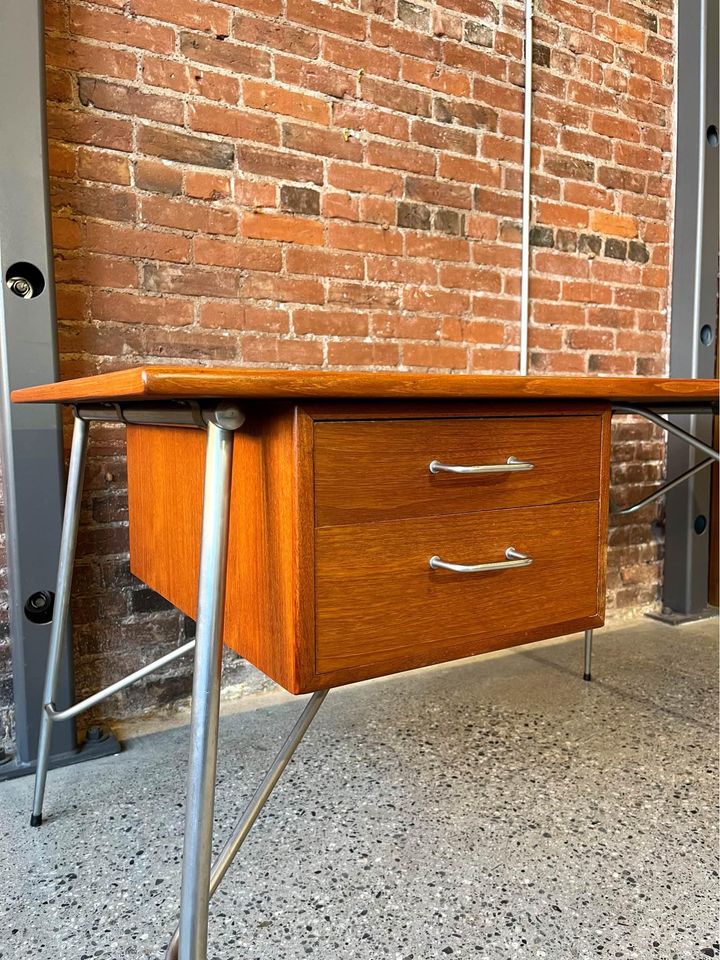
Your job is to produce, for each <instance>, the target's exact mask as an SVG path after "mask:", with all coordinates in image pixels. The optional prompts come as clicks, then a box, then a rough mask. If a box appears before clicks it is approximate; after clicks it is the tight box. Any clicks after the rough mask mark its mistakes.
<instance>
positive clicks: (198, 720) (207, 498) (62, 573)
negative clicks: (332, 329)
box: [31, 400, 720, 960]
mask: <svg viewBox="0 0 720 960" xmlns="http://www.w3.org/2000/svg"><path fill="white" fill-rule="evenodd" d="M713 409H714V405H713V404H711V403H708V404H698V405H697V406H694V407H693V408H692V409H691V411H690V412H693V413H712V412H713ZM675 410H676V405H674V404H668V405H654V408H653V409H650V408H648V407H645V406H635V405H630V404H616V405H613V412H616V413H618V414H623V415H625V414H632V415H638V416H642V417H645V418H646V419H648V420H650V421H651V422H652V423H654V424H655V425H657V426H659V427H661V428H662V429H664V430H666V431H668V432H669V433H672V434H673V435H674V436H676V437H679V438H680V439H682V440H684V441H685V442H687V443H688V444H690V445H691V446H692V447H694V448H696V449H699V450H700V451H702V452H703V453H705V454H706V459H705V460H703V461H702V462H700V463H699V464H696V465H695V466H694V467H692V468H691V469H690V470H688V471H685V473H683V474H681V475H680V476H679V477H676V478H675V479H674V480H671V481H669V482H668V483H666V484H664V485H663V486H661V487H660V488H659V489H657V490H656V491H654V492H653V493H652V494H651V495H649V496H647V497H645V498H643V499H642V500H640V501H639V502H638V503H636V504H633V505H631V506H629V507H625V508H622V509H620V508H617V507H614V508H613V512H615V513H621V514H625V513H630V512H634V511H635V510H639V509H640V508H641V507H643V506H645V505H647V504H648V503H651V502H652V501H654V500H656V499H658V498H659V497H661V496H662V495H663V494H664V493H665V492H666V491H667V490H668V489H671V488H673V487H675V486H677V485H678V484H680V483H682V482H684V481H685V480H687V479H688V478H689V477H690V476H692V475H694V474H695V473H697V472H698V471H699V470H702V469H704V468H706V467H708V466H709V465H710V464H711V463H713V462H715V461H718V460H720V454H718V452H717V451H715V450H713V449H712V448H711V447H708V446H707V444H705V443H703V442H702V441H701V440H698V439H697V438H696V437H693V436H692V435H691V434H688V433H686V432H685V431H684V430H682V429H681V428H679V427H677V426H675V425H674V424H670V423H668V422H667V421H666V420H664V419H663V418H662V416H660V414H661V413H672V412H675ZM683 411H684V412H689V411H688V405H687V404H685V405H683ZM73 413H74V416H75V424H74V429H73V439H72V448H71V453H70V468H69V475H68V486H67V496H66V500H65V510H64V516H63V527H62V539H61V547H60V562H59V566H58V580H57V587H56V601H55V610H56V615H55V618H54V620H53V625H52V633H51V641H50V653H49V657H48V665H47V673H46V680H45V692H44V702H43V713H42V725H41V733H40V745H39V749H38V767H37V775H36V780H35V793H34V799H33V812H32V816H31V825H32V826H40V824H41V823H42V805H43V799H44V793H45V784H46V778H47V767H48V759H49V751H50V736H51V731H52V724H53V722H54V721H57V720H62V719H67V718H69V717H73V716H76V715H77V714H78V713H81V712H82V711H83V710H86V709H88V708H89V707H91V706H93V705H94V704H96V703H98V702H100V701H101V700H103V699H105V698H106V697H108V696H110V695H111V694H113V693H116V692H118V691H119V690H121V689H123V688H124V687H126V686H128V685H129V684H131V683H134V682H135V681H136V680H139V679H140V678H141V677H144V676H146V675H147V674H148V673H151V672H152V671H153V670H156V669H158V668H159V667H161V666H163V665H164V664H166V663H168V662H170V661H172V660H174V659H175V658H177V657H179V656H182V655H183V654H184V653H187V652H189V651H190V650H192V649H193V648H194V650H195V661H194V669H193V690H192V713H191V722H190V751H189V754H190V755H189V763H188V778H187V800H186V807H185V837H184V845H183V862H182V886H181V895H180V920H179V925H178V928H177V929H176V930H175V932H174V934H173V936H172V938H171V940H170V943H169V945H168V948H167V952H166V960H207V935H208V911H209V903H210V899H211V897H212V896H213V894H214V893H215V890H216V889H217V887H218V886H219V884H220V882H221V881H222V878H223V877H224V875H225V873H226V872H227V870H228V868H229V867H230V865H231V863H232V861H233V859H234V858H235V856H236V855H237V853H238V851H239V850H240V847H241V846H242V844H243V842H244V840H245V838H246V837H247V835H248V833H249V832H250V829H251V828H252V825H253V824H254V822H255V820H256V819H257V817H258V815H259V813H260V811H261V810H262V807H263V806H264V804H265V801H266V800H267V799H268V797H269V796H270V794H271V793H272V790H273V788H274V787H275V784H276V783H277V782H278V780H279V779H280V776H281V775H282V773H283V771H284V769H285V767H286V766H287V764H288V763H289V761H290V759H291V757H292V755H293V754H294V752H295V750H296V749H297V747H298V745H299V744H300V742H301V740H302V738H303V736H304V735H305V733H306V732H307V730H308V728H309V726H310V724H311V723H312V720H313V719H314V717H315V715H316V714H317V712H318V710H319V709H320V706H321V705H322V703H323V701H324V699H325V697H326V696H327V693H328V691H326V690H325V691H320V692H317V693H315V694H313V695H312V697H311V698H310V700H309V701H308V702H307V704H306V706H305V708H304V710H303V712H302V714H301V716H300V717H299V719H298V720H297V722H296V724H295V726H294V728H293V730H292V731H291V733H290V735H289V736H288V738H287V740H286V741H285V743H284V745H283V747H282V748H281V750H280V752H279V754H278V755H277V757H276V759H275V761H274V762H273V764H272V766H271V767H270V769H269V770H268V772H267V774H266V776H265V778H264V779H263V781H262V782H261V784H260V785H259V787H258V788H257V790H256V791H255V793H254V795H253V797H252V799H251V800H250V803H249V804H248V806H247V807H246V809H245V811H244V813H243V814H242V816H241V817H240V820H239V821H238V823H237V825H236V827H235V829H234V830H233V833H232V834H231V836H230V838H229V839H228V840H227V842H226V843H225V846H224V847H223V849H222V851H221V853H220V855H219V857H218V859H217V861H216V862H215V864H214V865H213V864H212V827H213V812H214V805H215V779H216V759H217V742H218V725H219V710H220V680H221V666H222V645H223V623H222V620H223V611H224V608H225V581H226V572H227V545H228V518H229V504H230V489H231V484H232V446H233V434H234V432H235V431H236V430H238V429H240V428H241V427H242V424H243V422H244V415H243V413H242V410H241V409H240V407H239V406H238V405H237V404H236V402H234V401H231V400H221V401H219V402H217V401H216V402H214V403H212V404H201V403H199V402H195V401H193V402H187V401H183V402H170V401H168V402H166V403H159V404H158V403H155V404H151V403H141V402H133V403H128V404H119V403H101V404H82V405H74V406H73ZM93 420H105V421H115V422H123V423H126V424H127V423H144V424H154V425H180V424H182V425H186V426H195V427H197V428H200V429H204V430H205V431H206V435H207V443H206V453H205V480H204V490H203V508H202V509H203V516H202V537H201V545H200V571H199V577H198V615H197V629H196V638H195V640H194V641H191V642H190V643H187V644H185V645H184V646H182V647H179V648H178V649H177V650H175V651H173V652H171V653H170V654H167V655H166V656H164V657H161V658H160V659H159V660H156V661H154V662H153V663H150V664H148V665H146V666H145V667H142V668H141V669H140V670H137V671H135V672H134V673H132V674H130V675H128V676H127V677H124V678H123V679H121V680H119V681H117V682H116V683H114V684H112V685H111V686H109V687H106V688H105V689H104V690H101V691H99V692H98V693H97V694H94V695H93V696H91V697H88V698H87V699H85V700H83V701H81V702H80V703H77V704H75V705H74V706H73V707H71V708H69V709H67V710H63V711H57V710H56V709H55V707H54V704H53V700H54V697H55V691H56V687H57V681H58V675H59V669H60V663H61V659H62V654H63V645H64V640H65V635H66V632H67V631H66V627H67V621H68V613H69V607H70V590H71V583H72V568H73V564H74V560H75V547H76V542H77V532H78V525H79V517H80V504H81V500H82V487H83V476H84V471H85V464H86V458H87V445H88V433H89V423H90V421H93ZM592 638H593V631H592V630H587V631H585V656H584V674H583V677H584V679H585V680H590V679H591V656H592Z"/></svg>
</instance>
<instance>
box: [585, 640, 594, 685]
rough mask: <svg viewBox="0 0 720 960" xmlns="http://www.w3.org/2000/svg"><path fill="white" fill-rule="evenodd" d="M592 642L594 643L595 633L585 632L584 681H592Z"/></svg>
mask: <svg viewBox="0 0 720 960" xmlns="http://www.w3.org/2000/svg"><path fill="white" fill-rule="evenodd" d="M592 642H593V632H592V630H586V631H585V673H584V674H583V680H592V674H591V668H592Z"/></svg>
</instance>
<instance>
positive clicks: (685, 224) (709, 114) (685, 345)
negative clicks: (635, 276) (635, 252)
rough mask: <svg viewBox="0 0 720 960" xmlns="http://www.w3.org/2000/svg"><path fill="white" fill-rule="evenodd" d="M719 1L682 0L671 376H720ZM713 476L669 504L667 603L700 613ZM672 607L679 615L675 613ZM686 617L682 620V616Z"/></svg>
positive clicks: (678, 491)
mask: <svg viewBox="0 0 720 960" xmlns="http://www.w3.org/2000/svg"><path fill="white" fill-rule="evenodd" d="M718 16H719V15H718V2H717V0H683V3H682V10H681V12H680V13H679V14H678V19H677V30H678V55H677V124H676V128H677V140H676V142H677V153H676V174H675V216H674V236H673V275H672V310H671V327H670V375H671V376H672V377H712V376H714V375H715V354H716V342H717V333H718V330H717V275H718V274H717V270H718V233H719V228H720V223H719V218H720V212H719V206H720V196H719V193H718V181H719V178H720V156H719V155H720V150H719V148H718V125H719V124H720V117H719V98H718V58H719V55H720V39H719V31H720V24H719V23H718ZM674 423H675V424H677V425H679V426H682V427H683V428H684V429H685V430H686V431H687V432H688V433H690V434H693V435H695V436H697V437H699V438H700V439H702V440H704V441H705V442H706V443H708V444H709V443H711V441H712V424H711V422H710V421H709V419H708V420H706V421H705V422H703V421H700V420H698V418H697V417H696V416H694V415H691V414H689V415H687V416H679V417H677V418H676V419H675V420H674ZM667 461H668V474H669V475H670V476H674V475H679V474H685V473H687V472H688V471H689V470H690V469H691V468H692V467H693V466H695V464H696V454H695V452H694V450H693V449H692V448H691V447H688V446H687V444H686V443H684V442H682V440H681V439H679V438H678V437H677V436H671V437H670V438H669V441H668V455H667ZM709 521H710V476H709V471H706V470H703V471H700V472H698V473H696V474H695V475H692V476H690V478H689V481H688V483H687V484H683V485H679V486H677V487H675V488H673V489H672V490H669V491H668V495H667V500H666V504H665V571H664V579H663V603H664V605H665V608H666V609H667V610H668V611H670V612H671V613H672V614H677V615H679V616H681V617H689V618H695V617H696V616H697V615H698V614H700V613H701V612H702V611H703V610H704V609H705V608H706V606H707V600H708V576H709V532H708V531H709ZM668 615H670V614H668ZM676 619H677V618H676Z"/></svg>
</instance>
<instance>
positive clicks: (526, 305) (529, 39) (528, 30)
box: [520, 0, 533, 377]
mask: <svg viewBox="0 0 720 960" xmlns="http://www.w3.org/2000/svg"><path fill="white" fill-rule="evenodd" d="M532 68H533V0H525V105H524V117H523V205H522V259H521V267H520V375H521V376H523V377H524V376H527V372H528V322H529V315H530V290H529V288H530V208H531V196H530V158H531V150H532V72H533V70H532Z"/></svg>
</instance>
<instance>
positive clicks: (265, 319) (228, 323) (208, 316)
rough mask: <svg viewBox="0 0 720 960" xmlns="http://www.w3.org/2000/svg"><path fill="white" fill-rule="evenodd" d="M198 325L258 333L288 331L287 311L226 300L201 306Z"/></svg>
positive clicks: (288, 318) (288, 319)
mask: <svg viewBox="0 0 720 960" xmlns="http://www.w3.org/2000/svg"><path fill="white" fill-rule="evenodd" d="M200 323H201V324H202V325H203V326H204V327H217V328H219V329H221V330H253V331H256V332H260V333H287V332H288V331H289V329H290V317H289V314H288V312H287V310H278V309H277V308H275V307H257V306H250V305H248V304H237V303H228V302H227V301H226V300H217V301H210V302H208V303H204V304H202V306H201V307H200Z"/></svg>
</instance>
